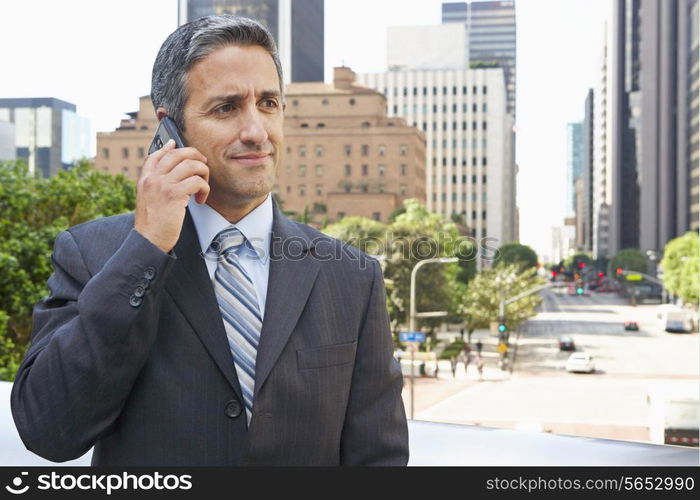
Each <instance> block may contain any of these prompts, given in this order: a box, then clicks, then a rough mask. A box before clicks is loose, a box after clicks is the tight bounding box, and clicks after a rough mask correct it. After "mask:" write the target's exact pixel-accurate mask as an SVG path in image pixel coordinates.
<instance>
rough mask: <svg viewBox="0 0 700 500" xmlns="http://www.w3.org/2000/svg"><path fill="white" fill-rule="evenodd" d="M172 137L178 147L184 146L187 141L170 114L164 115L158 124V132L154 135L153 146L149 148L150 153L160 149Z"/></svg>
mask: <svg viewBox="0 0 700 500" xmlns="http://www.w3.org/2000/svg"><path fill="white" fill-rule="evenodd" d="M170 139H173V140H175V147H176V148H184V147H185V142H184V141H183V140H182V137H181V136H180V131H179V130H178V129H177V125H175V121H174V120H173V119H172V118H170V117H169V116H165V117H163V119H162V120H161V121H160V123H159V124H158V128H157V129H156V134H155V136H153V141H152V142H151V147H149V148H148V154H149V155H150V154H151V153H154V152H155V151H158V150H159V149H160V148H162V147H163V146H165V143H167V142H168V141H169V140H170Z"/></svg>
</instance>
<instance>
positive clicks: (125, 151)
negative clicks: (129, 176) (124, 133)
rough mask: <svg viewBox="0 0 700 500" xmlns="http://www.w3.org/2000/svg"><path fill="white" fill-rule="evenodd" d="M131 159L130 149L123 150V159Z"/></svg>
mask: <svg viewBox="0 0 700 500" xmlns="http://www.w3.org/2000/svg"><path fill="white" fill-rule="evenodd" d="M128 157H129V148H122V158H128Z"/></svg>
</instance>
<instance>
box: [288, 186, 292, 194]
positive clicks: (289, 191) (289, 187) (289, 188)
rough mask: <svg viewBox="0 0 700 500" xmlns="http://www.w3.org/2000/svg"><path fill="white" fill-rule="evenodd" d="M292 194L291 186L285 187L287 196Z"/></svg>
mask: <svg viewBox="0 0 700 500" xmlns="http://www.w3.org/2000/svg"><path fill="white" fill-rule="evenodd" d="M291 192H292V186H287V194H289V193H291Z"/></svg>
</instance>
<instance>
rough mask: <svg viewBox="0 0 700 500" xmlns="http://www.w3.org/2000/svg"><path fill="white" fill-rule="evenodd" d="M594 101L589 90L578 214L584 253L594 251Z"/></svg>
mask: <svg viewBox="0 0 700 500" xmlns="http://www.w3.org/2000/svg"><path fill="white" fill-rule="evenodd" d="M594 99H595V94H594V92H593V89H588V94H587V95H586V104H585V108H584V115H583V130H582V133H583V137H582V139H583V149H582V163H583V175H582V179H583V185H582V195H581V196H582V199H581V205H580V211H578V209H577V212H576V218H577V219H580V220H581V224H580V227H581V231H582V233H583V234H582V235H581V237H580V239H581V242H582V245H581V250H583V251H584V252H592V251H593V173H594V166H595V163H594V157H595V143H594V138H595V122H594V116H595V115H594V109H595V107H594Z"/></svg>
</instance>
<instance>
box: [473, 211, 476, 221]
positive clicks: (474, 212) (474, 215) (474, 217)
mask: <svg viewBox="0 0 700 500" xmlns="http://www.w3.org/2000/svg"><path fill="white" fill-rule="evenodd" d="M472 219H473V220H476V210H472Z"/></svg>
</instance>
